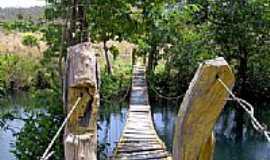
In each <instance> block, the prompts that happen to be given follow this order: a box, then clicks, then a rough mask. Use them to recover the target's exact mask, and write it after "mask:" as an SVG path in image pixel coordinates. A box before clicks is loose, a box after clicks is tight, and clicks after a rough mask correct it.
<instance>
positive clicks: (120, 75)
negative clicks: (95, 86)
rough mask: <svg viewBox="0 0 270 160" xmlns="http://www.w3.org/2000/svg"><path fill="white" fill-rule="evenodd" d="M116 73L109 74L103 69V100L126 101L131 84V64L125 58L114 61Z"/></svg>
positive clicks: (108, 101)
mask: <svg viewBox="0 0 270 160" xmlns="http://www.w3.org/2000/svg"><path fill="white" fill-rule="evenodd" d="M113 66H114V74H113V75H110V74H107V72H106V71H105V69H102V70H101V77H102V78H101V89H100V93H101V98H102V101H103V102H105V103H106V102H107V103H113V102H119V101H124V100H125V99H123V98H127V97H124V96H126V95H125V94H127V91H128V89H129V87H130V85H131V74H132V73H131V70H132V66H131V64H128V63H127V62H125V61H124V60H123V59H118V60H116V61H114V64H113Z"/></svg>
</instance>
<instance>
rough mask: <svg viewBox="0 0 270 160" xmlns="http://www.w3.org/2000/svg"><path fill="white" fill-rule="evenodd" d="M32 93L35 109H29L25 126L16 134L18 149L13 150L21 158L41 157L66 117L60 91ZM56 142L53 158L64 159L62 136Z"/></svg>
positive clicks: (49, 90) (22, 159) (56, 159)
mask: <svg viewBox="0 0 270 160" xmlns="http://www.w3.org/2000/svg"><path fill="white" fill-rule="evenodd" d="M31 95H32V105H33V106H32V108H35V110H33V109H31V110H29V111H28V113H29V115H30V116H29V117H28V118H26V119H24V122H25V124H24V127H23V128H22V130H21V131H20V132H19V133H17V134H16V143H15V145H16V149H15V150H13V151H12V152H13V153H14V155H15V156H16V158H17V159H20V160H29V159H39V158H40V157H41V156H42V154H43V152H44V151H45V149H46V148H47V146H48V144H49V143H50V141H51V140H52V138H53V136H54V134H55V133H56V131H57V130H58V128H59V126H60V124H61V123H62V121H63V119H64V117H63V110H62V109H63V107H62V102H61V99H59V97H60V96H61V95H60V92H59V91H58V92H57V90H52V89H46V90H37V91H34V92H32V93H31ZM55 143H56V145H54V146H53V148H52V150H53V151H55V153H54V154H53V156H52V158H53V159H55V160H62V159H63V158H62V157H63V148H64V147H63V145H62V139H61V137H60V138H58V139H57V140H56V142H55Z"/></svg>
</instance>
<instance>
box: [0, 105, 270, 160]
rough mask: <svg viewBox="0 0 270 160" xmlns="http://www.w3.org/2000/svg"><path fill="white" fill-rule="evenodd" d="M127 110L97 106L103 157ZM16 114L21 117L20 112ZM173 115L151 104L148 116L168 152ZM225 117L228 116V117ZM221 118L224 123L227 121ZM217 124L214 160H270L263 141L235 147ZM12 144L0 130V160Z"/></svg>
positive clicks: (9, 158) (7, 159)
mask: <svg viewBox="0 0 270 160" xmlns="http://www.w3.org/2000/svg"><path fill="white" fill-rule="evenodd" d="M116 108H117V109H116ZM127 111H128V108H127V105H125V106H124V107H118V106H112V107H110V108H109V109H108V108H106V107H104V106H101V115H100V120H99V122H98V123H99V131H98V141H99V144H104V147H105V148H104V150H103V153H104V154H106V155H107V157H110V156H112V155H113V152H114V149H115V146H116V144H117V142H118V141H119V139H120V136H121V133H122V130H123V128H124V125H125V120H126V117H127ZM16 112H19V113H20V114H24V113H23V112H20V111H16ZM232 114H233V113H232ZM176 116H177V107H176V105H166V104H152V117H153V121H154V125H155V128H156V131H157V133H158V134H159V136H160V138H161V139H162V140H163V141H164V142H165V144H166V145H167V147H168V149H169V150H170V151H171V149H172V142H173V133H174V132H173V131H174V122H175V119H176ZM226 116H227V117H231V116H230V115H226ZM223 119H224V118H223ZM225 119H227V120H228V118H225ZM229 119H231V118H229ZM227 120H226V121H227ZM221 122H224V120H222V117H221V120H219V123H221ZM219 123H218V124H217V126H216V129H217V130H218V131H219V132H220V131H223V132H222V133H223V134H217V143H216V148H215V158H214V159H215V160H269V159H270V152H269V151H270V144H268V143H267V142H266V140H265V139H262V138H261V139H260V138H254V139H252V138H248V139H247V140H246V141H244V142H243V143H241V144H235V143H234V142H233V141H232V140H230V138H228V137H227V132H226V134H224V131H226V129H225V130H224V129H222V128H224V126H222V124H219ZM8 124H9V125H11V126H14V127H15V126H16V127H17V128H16V131H19V130H20V128H21V127H22V126H23V122H22V121H19V120H13V121H8ZM229 124H230V123H229ZM14 141H15V137H14V136H13V134H12V132H11V131H4V130H0V160H15V157H14V156H13V155H12V154H11V153H10V150H11V149H12V145H11V143H12V142H13V143H14Z"/></svg>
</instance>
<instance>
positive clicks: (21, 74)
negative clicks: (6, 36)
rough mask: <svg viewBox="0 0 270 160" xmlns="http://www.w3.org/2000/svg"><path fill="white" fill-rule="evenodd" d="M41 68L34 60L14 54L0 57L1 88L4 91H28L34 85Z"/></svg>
mask: <svg viewBox="0 0 270 160" xmlns="http://www.w3.org/2000/svg"><path fill="white" fill-rule="evenodd" d="M39 67H40V65H39V64H38V62H37V61H36V60H35V59H32V58H26V57H19V56H16V55H14V54H10V55H0V75H1V77H0V88H2V92H3V90H6V91H7V90H8V89H10V90H14V89H27V88H29V87H30V86H32V85H33V80H34V79H35V76H36V70H37V69H38V68H39Z"/></svg>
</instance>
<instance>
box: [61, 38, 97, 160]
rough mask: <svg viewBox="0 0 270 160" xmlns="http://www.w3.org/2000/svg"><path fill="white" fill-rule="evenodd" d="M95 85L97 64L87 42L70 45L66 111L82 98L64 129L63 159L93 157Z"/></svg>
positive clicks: (95, 128) (95, 155)
mask: <svg viewBox="0 0 270 160" xmlns="http://www.w3.org/2000/svg"><path fill="white" fill-rule="evenodd" d="M98 84H99V69H98V63H97V59H96V55H95V50H94V49H93V48H92V46H91V44H90V43H88V42H85V43H81V44H78V45H75V46H72V47H70V48H69V49H68V57H67V62H66V79H65V87H66V88H67V89H66V92H67V93H66V96H65V97H64V101H65V104H66V105H65V109H66V112H67V113H68V112H69V111H70V109H71V108H72V106H73V105H74V103H75V102H76V101H77V99H78V97H82V99H81V101H80V103H79V105H78V106H77V108H76V109H75V111H74V113H73V114H72V116H71V117H70V119H69V121H68V123H67V126H66V128H65V135H64V145H65V159H66V160H96V159H97V154H96V153H97V111H98V107H99V92H98V88H99V85H98Z"/></svg>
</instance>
